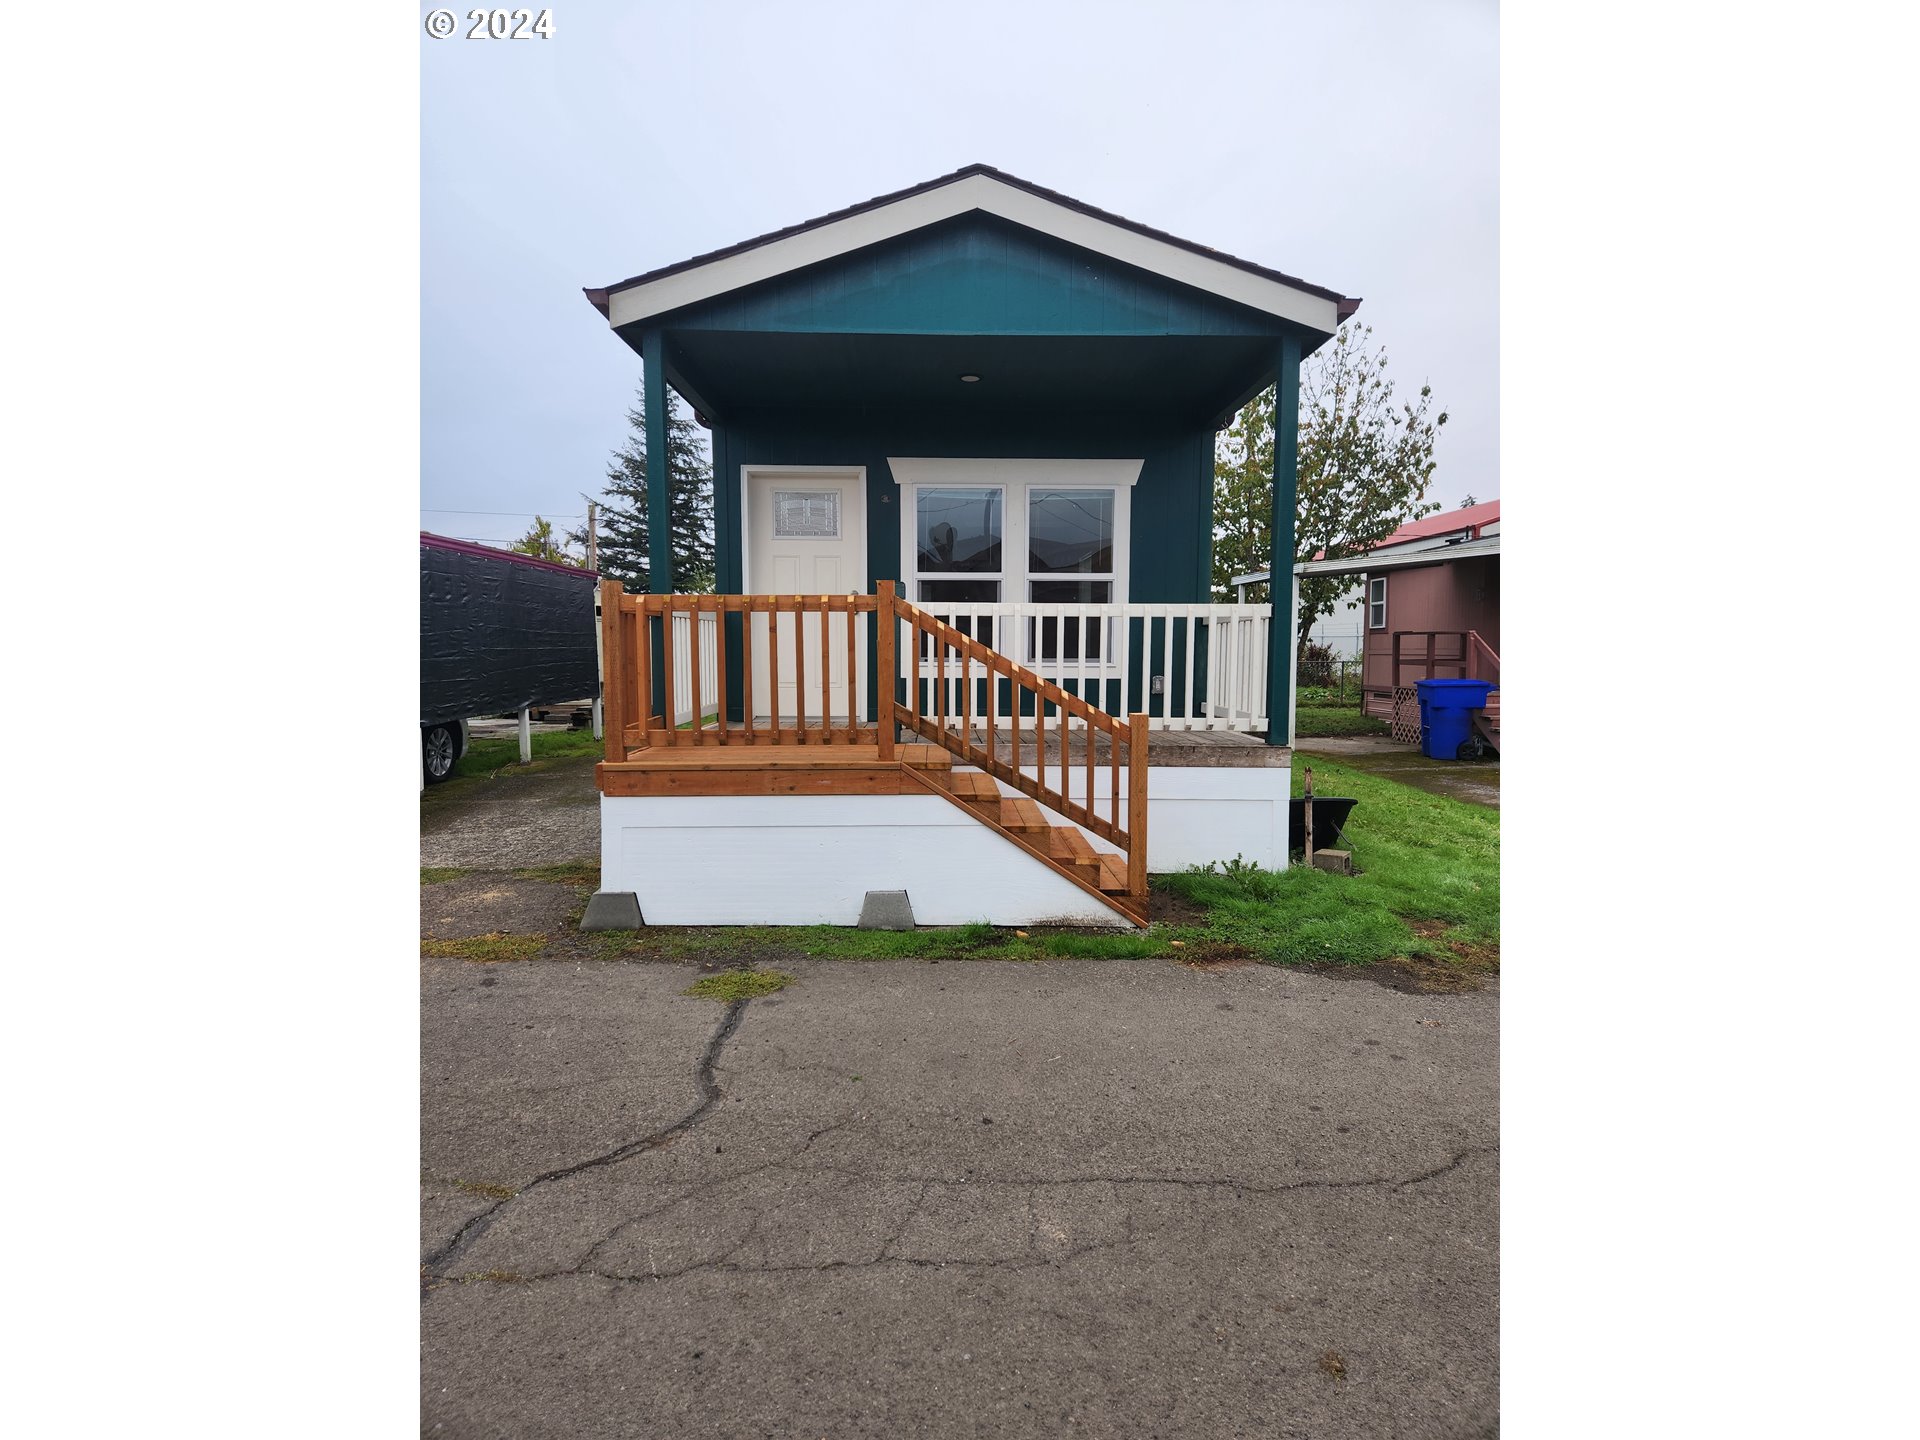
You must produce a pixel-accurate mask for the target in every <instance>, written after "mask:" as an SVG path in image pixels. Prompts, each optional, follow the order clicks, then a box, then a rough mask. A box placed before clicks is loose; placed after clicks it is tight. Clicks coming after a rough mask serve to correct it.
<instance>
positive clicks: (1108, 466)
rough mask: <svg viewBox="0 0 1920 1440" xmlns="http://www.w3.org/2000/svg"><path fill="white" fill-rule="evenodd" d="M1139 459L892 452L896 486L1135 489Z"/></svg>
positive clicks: (889, 460)
mask: <svg viewBox="0 0 1920 1440" xmlns="http://www.w3.org/2000/svg"><path fill="white" fill-rule="evenodd" d="M1146 463H1147V462H1146V460H1145V458H1144V457H1143V458H1141V459H1139V460H998V459H994V460H969V459H959V458H956V457H953V456H946V455H937V456H916V455H889V456H888V457H887V469H889V470H891V471H892V472H893V483H894V484H896V485H1005V484H1007V483H1008V482H1009V481H1020V480H1025V481H1029V482H1031V483H1032V484H1035V485H1040V486H1047V485H1120V486H1125V487H1126V488H1128V489H1132V488H1133V486H1135V485H1137V484H1138V483H1139V481H1140V472H1141V470H1143V469H1144V468H1146Z"/></svg>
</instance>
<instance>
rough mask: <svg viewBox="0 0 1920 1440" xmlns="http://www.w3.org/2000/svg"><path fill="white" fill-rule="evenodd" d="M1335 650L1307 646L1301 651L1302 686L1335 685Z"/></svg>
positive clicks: (1326, 647)
mask: <svg viewBox="0 0 1920 1440" xmlns="http://www.w3.org/2000/svg"><path fill="white" fill-rule="evenodd" d="M1333 666H1334V657H1333V650H1332V648H1331V647H1330V646H1326V645H1307V646H1304V647H1302V649H1301V651H1300V683H1301V684H1302V685H1331V684H1333Z"/></svg>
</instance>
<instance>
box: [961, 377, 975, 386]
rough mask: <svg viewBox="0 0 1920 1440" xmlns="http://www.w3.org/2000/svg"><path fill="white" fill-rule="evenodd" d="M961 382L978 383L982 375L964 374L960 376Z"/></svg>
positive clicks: (964, 383) (963, 383) (965, 383)
mask: <svg viewBox="0 0 1920 1440" xmlns="http://www.w3.org/2000/svg"><path fill="white" fill-rule="evenodd" d="M960 383H961V384H962V385H978V384H979V383H980V377H979V376H978V375H962V376H961V377H960Z"/></svg>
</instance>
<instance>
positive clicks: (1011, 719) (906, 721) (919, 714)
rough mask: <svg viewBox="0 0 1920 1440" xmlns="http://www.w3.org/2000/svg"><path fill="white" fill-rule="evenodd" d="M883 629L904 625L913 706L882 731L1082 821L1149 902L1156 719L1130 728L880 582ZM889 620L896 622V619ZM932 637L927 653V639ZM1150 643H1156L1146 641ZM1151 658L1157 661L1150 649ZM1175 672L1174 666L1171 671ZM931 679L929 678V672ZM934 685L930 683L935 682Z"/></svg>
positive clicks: (1136, 721)
mask: <svg viewBox="0 0 1920 1440" xmlns="http://www.w3.org/2000/svg"><path fill="white" fill-rule="evenodd" d="M878 604H879V607H880V613H881V617H882V620H883V622H889V623H894V624H897V623H898V622H899V621H905V622H906V626H907V636H908V641H909V644H908V652H907V653H908V657H909V659H908V665H909V670H908V683H907V691H906V695H907V698H906V701H905V702H904V703H896V704H895V705H894V706H893V707H892V714H891V716H889V715H888V714H886V713H885V711H886V708H887V707H885V706H883V707H882V709H883V714H882V717H881V718H882V726H883V728H882V733H883V734H884V733H885V731H886V727H887V722H888V721H889V720H890V719H897V720H898V722H899V723H900V724H901V725H903V726H905V727H906V728H908V729H910V730H912V731H913V732H914V733H915V734H916V735H920V736H924V737H925V738H928V739H931V740H935V741H938V742H939V743H940V744H942V745H943V746H945V747H946V749H947V750H948V751H949V752H951V753H953V754H955V755H957V756H959V757H960V758H962V759H964V760H967V761H968V762H970V763H972V764H976V765H978V766H979V767H980V768H981V769H983V770H985V771H986V772H987V773H988V774H990V775H992V776H994V777H995V778H997V779H999V780H1002V781H1005V782H1006V783H1007V784H1009V785H1012V786H1013V787H1014V788H1015V789H1016V790H1019V791H1021V792H1022V793H1024V794H1027V795H1030V796H1032V797H1033V798H1034V799H1036V800H1038V801H1040V802H1041V803H1042V804H1044V805H1046V806H1048V807H1049V808H1051V809H1053V810H1054V811H1056V812H1058V813H1059V814H1061V815H1064V816H1065V817H1066V818H1067V819H1069V820H1072V821H1076V822H1077V823H1079V824H1080V825H1082V826H1084V827H1085V828H1086V829H1088V830H1090V831H1092V832H1093V833H1094V834H1096V835H1100V836H1102V837H1104V838H1106V839H1108V840H1111V841H1112V842H1113V843H1114V844H1116V845H1119V846H1120V847H1121V848H1122V849H1123V851H1124V852H1125V854H1126V856H1127V876H1128V879H1127V884H1128V890H1129V893H1130V894H1131V895H1132V897H1133V898H1134V899H1135V900H1136V901H1138V902H1140V903H1143V904H1144V902H1145V900H1146V839H1147V832H1146V825H1147V807H1146V787H1147V780H1146V764H1147V734H1148V727H1149V723H1150V722H1149V721H1148V718H1147V716H1146V715H1145V714H1136V715H1134V716H1133V717H1132V718H1131V720H1129V721H1127V722H1122V721H1120V720H1119V719H1117V718H1116V717H1114V716H1112V715H1109V714H1108V713H1107V712H1106V711H1104V710H1102V709H1100V708H1099V707H1098V706H1096V705H1094V704H1092V703H1091V702H1090V701H1088V700H1087V699H1086V698H1085V697H1084V696H1080V695H1075V694H1073V693H1072V692H1071V691H1069V690H1066V689H1064V688H1063V687H1061V686H1060V685H1057V684H1055V683H1054V682H1053V681H1051V680H1047V679H1044V678H1043V677H1041V676H1040V675H1037V674H1035V673H1034V672H1033V671H1032V670H1029V669H1027V668H1026V667H1025V666H1022V665H1017V664H1015V663H1014V662H1013V661H1012V660H1010V659H1008V658H1007V657H1006V656H1005V655H1003V654H1001V653H1000V652H999V651H996V650H994V649H993V648H991V647H990V646H988V645H986V644H984V643H982V642H981V641H979V640H977V639H975V638H974V637H972V636H970V635H968V634H966V633H965V632H964V631H962V630H959V629H957V628H955V627H954V626H953V625H951V624H950V623H948V622H946V621H943V620H940V619H939V618H937V617H936V616H933V615H930V614H928V613H927V612H926V611H923V610H921V609H919V608H918V607H917V606H914V605H912V604H910V603H908V602H906V601H904V600H901V599H899V598H898V596H897V594H895V593H894V591H893V588H892V586H891V585H890V584H885V583H883V585H882V588H881V593H880V597H879V600H878ZM889 617H892V618H891V620H890V621H889ZM922 634H925V635H926V637H927V644H926V645H925V646H924V647H923V645H922V643H921V639H920V637H921V635H922ZM1080 638H1081V644H1082V646H1083V647H1084V646H1085V645H1086V643H1087V633H1086V630H1085V629H1084V628H1083V629H1082V631H1081V637H1080ZM1148 642H1149V645H1150V644H1151V637H1148ZM1166 644H1167V651H1168V653H1169V656H1170V655H1171V651H1172V643H1171V634H1170V633H1169V636H1168V638H1167V642H1166ZM950 650H951V651H952V652H953V654H954V657H955V660H956V662H957V664H958V667H959V679H960V684H961V696H962V698H961V699H960V701H959V702H958V705H957V707H955V706H954V705H953V702H952V701H951V700H950V697H949V695H948V681H949V673H948V670H947V652H948V651H950ZM1149 653H1151V652H1150V651H1149ZM889 658H890V657H885V656H883V657H882V664H883V669H882V671H881V674H882V677H883V679H884V678H885V677H886V675H887V670H886V668H884V667H885V666H886V664H887V661H888V660H889ZM976 663H977V664H978V665H979V666H980V667H981V668H982V670H983V671H984V673H985V675H986V679H987V684H988V687H989V694H990V695H991V696H992V699H991V700H990V702H989V704H988V706H987V714H986V720H985V723H986V729H987V745H986V749H985V752H984V753H977V751H976V747H975V746H974V744H973V738H972V710H973V702H972V698H971V697H972V693H973V688H972V687H973V679H972V673H973V666H974V665H975V664H976ZM1169 668H1171V667H1170V666H1169ZM929 672H931V673H929ZM1002 680H1004V681H1006V682H1007V685H1008V690H1009V702H1010V703H1009V705H1008V709H1007V715H1008V724H1009V726H1010V733H1009V739H1010V742H1011V746H1012V751H1011V756H1010V759H1009V760H1002V759H1000V752H999V745H998V736H997V725H996V717H997V715H998V712H999V709H1000V704H999V698H998V692H999V686H1000V682H1001V681H1002ZM929 682H930V684H929ZM1029 699H1031V701H1032V704H1033V725H1034V750H1035V762H1036V763H1035V765H1034V771H1033V774H1031V775H1029V774H1027V773H1026V772H1025V771H1024V770H1022V769H1021V767H1020V739H1021V735H1020V730H1021V721H1022V718H1023V712H1024V711H1025V709H1026V706H1027V702H1028V700H1029ZM954 708H957V709H958V710H959V715H958V719H959V720H960V729H959V731H958V732H957V733H956V732H955V729H954V726H953V723H952V722H953V720H954V719H955V718H956V717H955V716H954V714H953V709H954ZM1049 711H1051V712H1052V713H1053V716H1054V725H1053V729H1054V736H1055V741H1056V743H1057V744H1058V745H1059V747H1060V774H1059V784H1058V786H1057V787H1056V786H1055V785H1054V784H1053V783H1051V781H1050V780H1049V777H1048V767H1047V753H1046V751H1047V728H1048V727H1047V716H1048V712H1049ZM1076 719H1078V720H1079V721H1080V723H1081V730H1082V733H1083V743H1084V744H1085V745H1086V750H1087V753H1086V756H1085V762H1084V769H1085V774H1086V787H1087V788H1086V795H1085V798H1084V803H1083V802H1081V801H1076V800H1074V799H1073V798H1072V794H1071V786H1072V783H1073V757H1072V743H1073V722H1074V720H1076ZM1100 736H1105V737H1106V742H1107V763H1108V766H1109V768H1110V771H1111V774H1110V777H1109V796H1110V805H1111V813H1110V814H1109V815H1108V816H1107V817H1105V818H1102V817H1101V815H1100V814H1099V812H1098V808H1097V806H1096V803H1095V800H1094V795H1095V791H1096V788H1097V782H1096V774H1097V771H1098V768H1099V760H1098V756H1097V754H1096V753H1095V752H1096V745H1097V743H1098V738H1099V737H1100ZM1123 744H1124V745H1125V747H1126V751H1127V756H1126V762H1125V763H1126V764H1127V765H1128V766H1129V767H1130V772H1129V773H1130V777H1131V778H1130V779H1129V781H1128V786H1129V791H1128V804H1127V807H1126V811H1125V815H1124V818H1123V816H1122V812H1121V805H1120V765H1121V763H1122V761H1121V753H1120V752H1121V747H1122V745H1123Z"/></svg>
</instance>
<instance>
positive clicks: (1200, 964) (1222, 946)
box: [1180, 940, 1260, 975]
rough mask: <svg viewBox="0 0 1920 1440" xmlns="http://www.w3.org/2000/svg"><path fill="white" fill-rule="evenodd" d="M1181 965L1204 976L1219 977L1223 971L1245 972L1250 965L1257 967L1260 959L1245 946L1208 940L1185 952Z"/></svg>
mask: <svg viewBox="0 0 1920 1440" xmlns="http://www.w3.org/2000/svg"><path fill="white" fill-rule="evenodd" d="M1180 963H1181V964H1182V965H1184V966H1186V967H1187V968H1188V969H1189V970H1198V971H1200V972H1201V973H1202V974H1203V975H1217V974H1219V973H1220V972H1221V971H1223V970H1243V969H1245V968H1246V967H1247V966H1249V965H1257V964H1259V963H1260V957H1259V956H1258V955H1255V954H1254V953H1253V951H1251V950H1249V949H1247V948H1246V947H1245V946H1244V945H1231V944H1227V943H1225V942H1222V941H1212V940H1207V941H1202V942H1201V943H1199V944H1198V945H1190V946H1188V947H1187V948H1186V949H1185V950H1183V951H1182V952H1181V953H1180Z"/></svg>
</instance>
